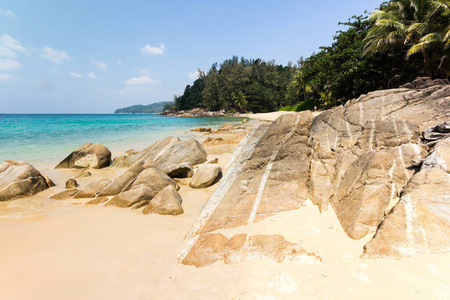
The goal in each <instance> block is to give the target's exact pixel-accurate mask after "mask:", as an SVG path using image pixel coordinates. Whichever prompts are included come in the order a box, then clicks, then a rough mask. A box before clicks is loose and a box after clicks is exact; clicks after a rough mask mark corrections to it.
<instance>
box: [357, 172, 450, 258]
mask: <svg viewBox="0 0 450 300" xmlns="http://www.w3.org/2000/svg"><path fill="white" fill-rule="evenodd" d="M448 251H450V175H449V174H448V173H446V172H445V171H444V170H442V169H439V168H431V169H424V170H422V171H420V172H419V173H417V174H415V175H414V177H413V178H412V179H411V181H410V182H409V183H408V185H407V186H406V187H405V191H404V192H403V195H402V198H401V200H400V202H399V203H398V204H397V205H395V207H394V208H393V209H392V211H391V212H390V213H389V215H388V216H387V217H386V219H385V220H384V221H383V222H382V223H381V225H380V228H379V229H378V231H377V233H376V235H375V237H374V238H373V239H372V240H371V241H370V242H369V243H367V244H366V245H365V247H364V254H363V256H362V257H363V258H380V257H393V258H401V257H407V256H411V255H414V254H432V253H445V252H448Z"/></svg>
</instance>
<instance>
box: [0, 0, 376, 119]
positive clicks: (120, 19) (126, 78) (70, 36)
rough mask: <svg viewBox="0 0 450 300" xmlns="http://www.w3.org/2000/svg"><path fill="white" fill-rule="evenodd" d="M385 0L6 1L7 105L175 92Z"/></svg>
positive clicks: (325, 36)
mask: <svg viewBox="0 0 450 300" xmlns="http://www.w3.org/2000/svg"><path fill="white" fill-rule="evenodd" d="M381 2H382V1H381V0H364V1H361V0H344V1H336V0H314V1H304V0H276V1H275V0H270V1H269V0H259V1H254V0H240V1H237V0H227V1H225V0H222V1H220V0H209V1H204V0H190V1H180V0H179V1H172V0H161V1H159V0H127V1H123V0H121V1H119V0H110V1H96V0H77V1H71V0H64V1H56V0H39V1H36V0H6V1H0V113H113V112H114V110H115V109H117V108H121V107H126V106H130V105H135V104H150V103H154V102H159V101H171V100H172V99H173V96H174V95H180V94H182V93H183V90H184V88H185V86H186V85H187V84H192V82H193V81H194V80H195V79H196V78H197V75H198V72H197V70H198V69H201V70H205V71H207V70H208V69H209V68H210V67H211V65H212V64H213V63H215V62H218V63H219V64H220V63H221V62H223V61H224V60H226V59H228V58H231V57H232V56H233V55H236V56H239V57H242V56H243V57H245V58H253V59H257V58H261V59H263V60H266V61H269V60H275V62H276V63H277V64H283V65H286V64H287V63H288V62H290V61H291V62H293V63H296V62H297V61H298V59H299V58H300V57H304V58H306V57H309V56H310V55H311V54H312V53H314V52H318V51H319V47H320V46H329V45H331V43H332V42H333V35H334V34H335V33H336V31H338V30H345V27H344V26H342V25H338V22H344V21H346V20H347V19H348V18H350V17H351V16H353V15H361V14H363V13H364V11H365V10H367V11H369V12H371V11H373V10H375V9H376V8H377V7H378V6H379V4H380V3H381Z"/></svg>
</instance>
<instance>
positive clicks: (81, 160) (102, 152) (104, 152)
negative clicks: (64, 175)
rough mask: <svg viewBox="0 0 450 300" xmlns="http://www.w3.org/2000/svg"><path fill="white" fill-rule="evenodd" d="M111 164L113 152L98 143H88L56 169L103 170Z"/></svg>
mask: <svg viewBox="0 0 450 300" xmlns="http://www.w3.org/2000/svg"><path fill="white" fill-rule="evenodd" d="M110 163H111V151H109V150H108V148H106V147H105V146H103V145H101V144H98V143H95V144H92V143H86V144H84V145H83V146H81V147H80V148H78V149H77V150H75V151H74V152H72V153H71V154H70V155H69V156H67V157H66V158H65V159H64V160H63V161H61V162H60V163H59V164H58V165H57V166H56V167H55V168H90V169H101V168H104V167H107V166H109V164H110Z"/></svg>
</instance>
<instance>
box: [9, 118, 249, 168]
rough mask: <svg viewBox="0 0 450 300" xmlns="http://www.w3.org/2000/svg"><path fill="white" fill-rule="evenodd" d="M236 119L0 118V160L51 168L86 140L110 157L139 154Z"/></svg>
mask: <svg viewBox="0 0 450 300" xmlns="http://www.w3.org/2000/svg"><path fill="white" fill-rule="evenodd" d="M241 121H242V118H179V117H166V116H160V115H150V114H145V115H144V114H142V115H122V114H0V162H2V161H4V160H7V159H11V160H23V161H26V162H28V163H30V164H32V165H33V166H36V167H49V166H54V165H56V164H57V163H58V162H60V161H61V160H63V159H64V158H65V157H66V156H67V155H69V154H70V153H71V152H72V151H73V150H75V149H77V148H78V147H80V146H81V145H83V144H84V143H87V142H91V143H100V144H103V145H105V146H106V147H108V148H109V149H110V150H111V152H112V153H113V157H114V154H117V153H122V152H124V151H126V150H129V149H135V150H142V149H144V148H146V147H148V146H150V145H151V144H153V143H154V142H156V141H157V140H160V139H163V138H165V137H167V136H178V137H180V138H181V139H183V138H187V137H190V136H191V134H190V129H192V128H196V127H211V128H213V129H214V128H219V127H220V126H222V125H223V124H224V123H227V122H228V123H231V124H235V125H236V124H239V123H241Z"/></svg>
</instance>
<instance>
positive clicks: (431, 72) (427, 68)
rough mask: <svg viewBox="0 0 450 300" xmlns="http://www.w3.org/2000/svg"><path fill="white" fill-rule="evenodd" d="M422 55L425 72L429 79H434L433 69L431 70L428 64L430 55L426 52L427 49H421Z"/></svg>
mask: <svg viewBox="0 0 450 300" xmlns="http://www.w3.org/2000/svg"><path fill="white" fill-rule="evenodd" d="M422 56H423V64H424V68H425V72H426V73H427V75H428V76H429V77H430V78H431V79H434V78H433V71H432V70H431V66H430V55H429V54H428V52H427V50H422Z"/></svg>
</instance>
